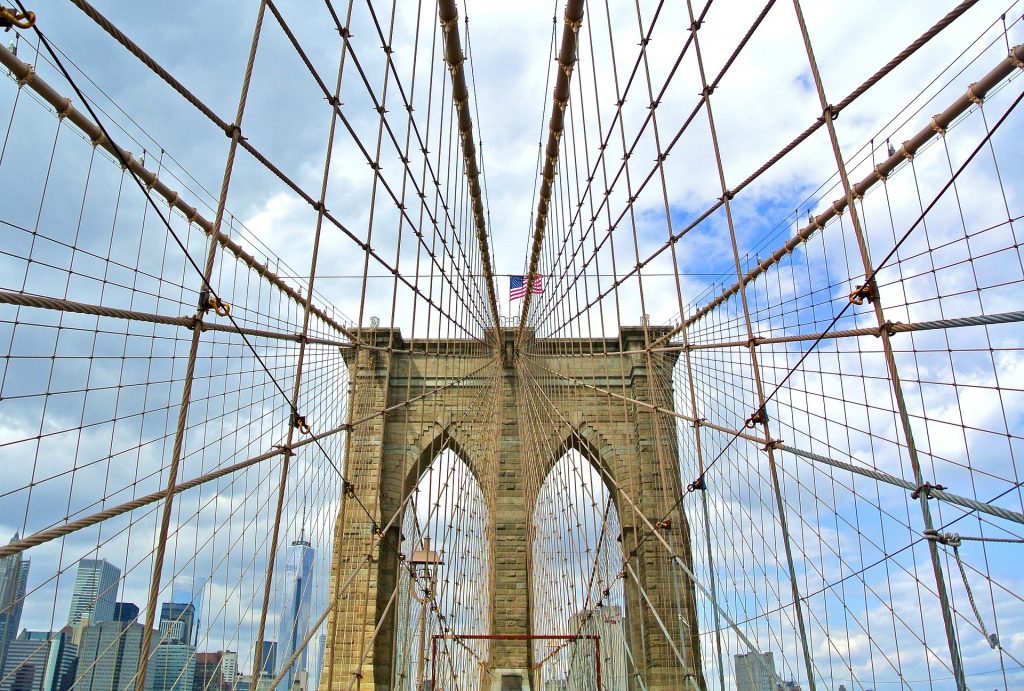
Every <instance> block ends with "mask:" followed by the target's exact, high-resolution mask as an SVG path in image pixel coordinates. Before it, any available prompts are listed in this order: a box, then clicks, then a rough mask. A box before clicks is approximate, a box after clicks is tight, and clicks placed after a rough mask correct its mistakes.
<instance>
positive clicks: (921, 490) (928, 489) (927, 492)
mask: <svg viewBox="0 0 1024 691" xmlns="http://www.w3.org/2000/svg"><path fill="white" fill-rule="evenodd" d="M933 489H937V490H939V491H942V490H944V489H946V488H945V487H944V486H943V485H933V484H932V483H930V482H926V483H924V484H923V485H918V487H917V489H915V490H914V491H913V492H911V493H910V498H911V499H919V498H920V497H921V495H922V494H923V495H924V498H925V499H931V498H932V496H931V495H932V490H933Z"/></svg>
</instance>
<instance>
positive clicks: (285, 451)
mask: <svg viewBox="0 0 1024 691" xmlns="http://www.w3.org/2000/svg"><path fill="white" fill-rule="evenodd" d="M270 448H272V449H277V450H278V451H280V452H281V455H283V456H286V457H288V458H291V457H292V456H294V455H295V451H294V450H293V449H292V447H290V446H286V445H285V444H274V445H273V446H272V447H270Z"/></svg>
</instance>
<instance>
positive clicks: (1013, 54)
mask: <svg viewBox="0 0 1024 691" xmlns="http://www.w3.org/2000/svg"><path fill="white" fill-rule="evenodd" d="M1019 47H1020V46H1017V48H1019ZM1009 58H1010V62H1012V63H1013V66H1014V67H1016V68H1017V69H1020V70H1024V62H1022V61H1021V59H1020V58H1018V57H1017V49H1016V48H1011V49H1010V52H1009Z"/></svg>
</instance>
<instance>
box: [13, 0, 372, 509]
mask: <svg viewBox="0 0 1024 691" xmlns="http://www.w3.org/2000/svg"><path fill="white" fill-rule="evenodd" d="M15 2H16V3H17V4H18V6H19V7H20V8H21V9H22V11H25V6H24V5H23V4H22V2H21V0H15ZM32 28H33V29H34V30H35V32H36V34H37V35H38V37H39V41H40V43H41V44H42V46H43V47H44V48H45V49H46V51H47V52H48V53H49V54H50V56H51V58H52V59H53V61H54V64H56V65H57V68H58V69H59V70H60V71H61V73H62V74H63V75H64V78H65V79H67V81H68V84H69V85H70V86H71V88H72V90H73V91H74V92H75V94H76V95H77V96H78V98H80V99H81V101H82V104H83V105H84V106H85V108H86V109H87V110H88V111H89V114H90V115H91V116H92V118H93V119H94V120H95V121H96V124H97V125H98V126H99V127H100V129H101V131H102V132H103V136H105V137H106V138H107V139H108V141H110V142H111V144H112V146H113V149H114V150H115V151H116V152H117V155H118V158H119V159H120V160H119V162H120V163H121V165H123V166H124V167H125V169H126V170H129V171H131V174H132V180H133V181H134V182H135V184H136V185H137V186H138V187H139V190H140V191H141V192H142V193H143V195H144V196H145V198H146V201H147V203H148V204H149V205H150V206H151V207H152V209H153V210H154V212H155V213H156V214H157V215H158V216H159V218H160V220H161V222H162V223H163V224H164V226H165V227H166V228H167V231H168V233H170V235H171V237H172V238H173V240H174V242H175V243H176V244H177V245H178V247H179V248H180V249H181V251H182V252H183V254H184V257H185V259H186V260H187V261H188V263H189V264H190V265H191V266H192V268H193V269H195V271H196V273H197V274H198V275H199V277H200V280H201V281H202V283H203V286H204V289H205V290H207V291H209V295H210V298H211V299H215V300H217V301H218V302H220V304H223V302H222V301H220V297H219V296H218V295H217V293H216V291H215V290H214V288H213V285H212V284H211V283H210V281H208V280H207V279H206V277H205V275H204V273H203V270H202V269H201V268H200V266H199V265H198V264H197V263H196V261H195V259H194V258H193V257H192V255H191V254H190V253H189V251H188V248H187V247H186V245H185V244H184V242H183V241H182V239H181V238H180V237H179V236H178V234H177V233H176V232H175V230H174V228H173V227H172V226H171V223H170V221H169V220H168V218H167V217H166V216H165V215H164V213H163V211H162V210H161V209H160V207H159V205H158V204H157V203H156V201H155V200H154V199H153V197H152V195H151V193H150V190H149V189H148V188H147V187H146V185H145V184H144V183H143V182H142V180H141V179H139V176H138V175H137V174H136V173H135V171H134V170H133V169H132V168H131V167H129V166H128V161H127V159H126V158H125V156H124V153H123V150H122V149H121V148H120V147H119V146H117V145H116V144H114V140H113V138H111V136H110V133H109V131H108V130H107V128H106V127H105V126H104V125H103V122H102V120H100V118H99V117H98V116H97V114H96V112H95V111H94V110H93V108H92V106H91V105H90V103H89V100H88V99H87V98H86V97H85V94H84V93H83V92H82V91H81V89H80V88H79V87H78V84H77V83H76V82H75V80H74V78H72V76H71V74H70V73H69V72H68V70H67V68H66V67H65V66H64V63H63V62H62V61H61V59H60V57H59V56H58V55H57V53H56V51H55V50H54V49H53V47H52V46H51V45H50V42H49V40H48V39H47V38H46V36H45V35H44V34H43V32H42V30H41V29H40V28H39V26H38V24H34V25H33V27H32ZM225 316H226V317H227V318H228V320H229V321H230V322H231V323H232V325H234V326H235V328H236V329H239V328H240V327H239V325H238V323H237V322H236V321H235V318H234V317H232V316H231V314H230V312H228V313H227V314H226V315H225ZM238 335H239V336H240V337H241V339H242V341H243V343H244V344H245V346H246V347H247V348H248V349H249V350H250V351H251V352H252V354H253V357H254V358H255V359H256V361H257V362H258V363H259V365H260V367H261V368H262V369H263V371H264V372H265V373H266V375H267V377H268V378H269V380H270V383H271V384H273V386H274V388H276V389H277V391H278V392H279V393H280V394H281V396H282V397H283V398H284V399H285V400H286V401H287V403H288V407H289V408H290V409H291V412H292V420H293V424H295V422H296V421H298V420H300V419H302V416H301V415H300V414H299V411H298V408H297V407H296V406H295V405H293V404H292V402H291V397H290V396H289V395H288V393H287V392H286V391H285V390H284V388H283V387H282V386H281V384H280V382H278V381H277V379H276V378H275V377H274V375H273V373H271V371H270V369H269V368H268V367H267V364H266V363H265V362H264V360H263V358H262V357H261V356H260V354H259V352H258V351H257V350H256V347H255V346H254V345H253V344H252V342H251V341H250V340H249V338H248V337H247V336H246V335H245V334H244V333H243V332H242V331H240V330H239V332H238ZM312 441H313V443H314V444H315V445H316V447H317V448H318V449H319V450H320V453H322V454H323V456H324V458H325V459H326V460H327V462H328V463H329V464H330V466H331V467H332V468H333V469H334V471H335V472H336V473H337V474H338V476H339V477H340V478H341V479H342V480H343V481H346V482H347V480H346V478H345V475H344V473H342V471H341V469H340V468H339V467H338V465H337V464H336V463H335V462H334V460H333V459H332V458H331V456H330V454H328V453H327V450H326V449H325V448H324V447H323V445H322V444H321V443H320V440H319V438H317V437H313V438H312ZM356 503H357V504H358V505H359V506H360V508H361V509H362V510H363V512H364V513H366V515H367V517H369V518H370V519H371V520H372V518H373V516H372V514H371V513H370V512H369V510H368V509H367V508H366V506H365V505H364V504H363V503H362V501H360V500H359V499H358V498H357V499H356Z"/></svg>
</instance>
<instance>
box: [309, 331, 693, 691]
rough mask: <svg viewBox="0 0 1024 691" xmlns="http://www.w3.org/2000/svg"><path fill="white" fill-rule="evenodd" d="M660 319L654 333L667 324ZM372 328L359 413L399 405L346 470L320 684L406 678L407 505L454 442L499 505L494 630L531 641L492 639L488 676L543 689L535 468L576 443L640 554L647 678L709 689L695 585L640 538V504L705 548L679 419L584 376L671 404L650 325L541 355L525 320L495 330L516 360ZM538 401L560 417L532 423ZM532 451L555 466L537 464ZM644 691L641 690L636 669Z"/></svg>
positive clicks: (369, 689)
mask: <svg viewBox="0 0 1024 691" xmlns="http://www.w3.org/2000/svg"><path fill="white" fill-rule="evenodd" d="M647 331H648V334H649V336H648V337H649V338H650V339H654V338H656V337H657V336H658V335H660V334H661V333H662V332H661V331H659V330H656V329H653V328H650V329H648V330H647ZM364 334H366V336H367V337H366V338H365V339H364V340H365V341H366V342H369V343H376V346H377V347H376V348H375V349H370V348H359V349H358V350H356V349H353V350H352V351H351V352H350V353H349V354H348V355H347V356H346V361H347V364H348V367H349V374H350V381H351V388H350V391H349V393H348V396H349V405H350V410H351V419H352V420H354V421H358V420H360V419H362V418H367V417H369V416H373V415H374V414H375V413H379V411H381V410H385V409H387V410H388V412H387V413H386V414H385V415H376V416H375V417H373V418H372V419H368V420H367V421H366V422H363V423H361V424H359V425H357V426H355V428H354V431H353V432H352V433H351V434H350V436H349V439H348V446H347V458H346V462H345V474H346V477H347V478H348V480H349V481H350V483H351V485H349V486H348V490H349V491H348V492H347V496H346V498H345V499H343V500H342V503H341V508H340V511H339V515H338V518H337V523H336V528H335V538H334V545H333V560H332V565H331V591H330V597H331V603H332V605H331V613H330V615H329V617H328V620H327V648H326V650H325V653H324V669H323V673H322V674H321V682H320V691H343V690H344V689H349V688H351V689H359V690H360V691H382V690H384V689H390V688H392V685H393V679H394V658H395V639H396V636H395V633H396V619H395V615H394V611H395V610H396V609H397V608H395V607H390V608H389V600H390V599H391V595H392V593H393V592H394V591H395V587H396V579H397V578H398V568H399V562H398V558H397V556H396V555H397V553H398V548H399V541H400V540H401V539H402V536H401V534H400V527H401V525H402V521H401V511H402V507H403V502H404V500H405V499H406V497H408V496H409V494H410V493H411V492H412V491H413V489H414V488H415V486H416V484H417V481H418V479H419V478H420V476H421V475H422V474H423V473H424V472H425V471H426V470H427V468H428V467H429V464H430V463H431V461H432V460H433V459H434V458H435V457H436V456H437V454H438V453H440V452H441V451H443V450H445V449H452V450H453V451H455V453H457V454H458V455H459V456H460V457H461V458H462V460H463V461H464V462H465V463H466V464H467V466H469V468H470V471H471V472H473V473H474V475H475V476H476V477H477V479H478V480H479V481H480V483H481V486H482V487H485V488H486V491H485V496H488V497H489V498H490V503H493V505H489V506H488V512H489V516H490V520H491V523H492V526H491V532H490V534H491V536H492V539H491V544H490V549H491V559H490V563H491V565H492V574H491V580H490V583H491V585H490V587H491V593H490V603H491V613H490V633H491V634H495V635H502V636H508V635H511V636H517V637H522V638H521V639H516V640H509V639H506V640H497V639H496V640H493V641H492V642H491V645H490V660H489V664H488V669H489V673H488V674H487V675H486V679H487V681H486V682H485V686H484V687H483V688H485V689H492V688H493V689H504V688H521V689H533V691H539V690H538V688H537V686H536V681H535V678H536V675H535V673H534V671H533V669H534V664H535V661H534V660H533V646H532V642H531V641H530V640H528V639H526V638H525V637H526V636H528V635H531V634H544V633H550V632H543V631H532V630H531V619H532V617H531V602H530V599H531V598H530V592H531V590H530V587H531V586H530V561H531V548H530V544H529V541H528V535H529V531H528V525H529V524H530V520H531V516H532V513H533V506H534V501H535V499H536V496H537V494H538V492H539V491H540V486H539V484H540V483H539V482H538V481H537V480H531V477H537V476H538V475H540V476H541V477H543V476H544V475H546V473H547V471H548V470H550V469H551V467H553V466H554V464H555V463H556V462H557V461H558V460H559V458H561V456H562V455H563V454H564V453H565V451H567V450H568V449H576V450H578V451H579V452H581V453H582V454H583V455H584V456H585V457H586V458H587V459H588V460H589V461H590V462H591V463H592V464H594V465H595V467H597V469H598V470H599V471H600V472H601V473H602V475H603V476H604V477H605V478H606V480H607V482H606V484H607V485H608V487H609V490H610V492H611V496H612V498H613V501H614V502H615V504H616V507H617V509H618V513H619V517H620V523H621V525H622V535H621V537H620V539H621V542H622V549H623V552H624V553H625V554H627V555H628V554H630V553H631V552H632V551H633V550H636V553H635V554H634V555H633V556H631V557H630V559H629V566H630V568H631V569H632V570H633V575H627V576H625V577H624V582H625V593H626V614H625V617H626V637H627V642H628V645H629V648H630V650H631V653H632V656H633V659H634V661H635V664H636V667H637V670H638V672H639V674H640V675H641V676H642V677H643V679H642V681H643V685H644V686H645V687H646V688H647V689H649V690H651V691H667V690H668V689H679V688H695V689H704V688H705V683H704V680H703V675H702V673H701V670H700V652H699V648H698V645H699V639H698V636H697V631H698V628H697V617H696V602H695V595H694V588H693V585H692V583H690V582H689V581H688V579H687V578H686V577H685V575H684V573H683V571H682V570H681V569H679V568H678V567H677V566H675V565H674V563H673V561H672V559H671V557H670V556H669V555H668V554H667V551H666V550H665V549H664V548H663V547H662V546H661V545H658V544H655V540H653V539H650V538H648V539H647V540H646V541H644V543H643V545H642V546H641V547H640V548H639V549H636V545H637V541H638V538H640V537H642V536H643V535H644V534H646V533H649V532H650V531H649V529H648V528H647V524H646V523H645V522H644V521H643V520H642V519H641V518H640V517H639V515H638V514H643V516H645V517H646V518H647V519H648V520H649V521H650V523H651V524H653V523H654V522H655V521H657V520H658V519H660V518H662V517H664V516H665V515H670V516H671V522H672V526H671V528H669V529H668V530H667V531H663V532H662V533H661V534H662V536H663V537H665V538H666V539H667V540H668V541H669V542H670V543H671V544H672V546H673V549H674V551H675V553H676V554H677V555H679V556H680V557H681V558H682V559H683V560H684V561H685V562H687V563H689V562H690V560H691V547H690V530H689V525H688V523H687V521H686V517H685V516H684V514H683V513H682V510H681V508H680V506H679V504H680V502H678V500H679V498H680V495H681V484H680V479H679V477H678V471H677V470H673V469H676V468H678V467H679V466H678V463H677V450H676V443H675V428H674V425H673V424H671V422H669V423H666V422H665V421H663V420H659V419H658V418H663V417H665V416H664V415H654V414H652V412H651V411H650V410H649V409H647V408H645V407H644V406H638V405H637V404H635V403H629V402H626V401H624V400H623V399H622V398H617V397H614V396H610V395H608V394H607V393H605V392H602V391H596V390H594V389H592V388H588V387H587V386H584V385H582V384H578V383H575V382H583V383H585V384H587V385H590V386H593V387H597V388H600V389H603V390H604V391H613V392H616V393H619V394H621V395H623V396H626V397H629V398H633V399H636V400H638V401H649V402H650V403H651V404H652V405H657V406H661V407H668V408H670V407H671V405H672V396H671V376H670V375H671V371H672V366H673V365H674V363H675V355H674V354H671V353H658V354H651V355H650V356H647V355H646V354H645V353H644V352H643V347H644V329H643V328H640V327H624V328H623V329H622V330H621V333H620V335H619V337H618V338H608V339H598V340H573V341H553V340H552V341H548V340H545V341H538V342H536V343H534V344H533V345H531V347H530V349H529V354H526V353H522V354H520V353H517V352H515V350H514V338H515V331H514V330H502V331H501V332H498V333H490V334H489V336H490V338H491V339H492V341H493V342H496V343H498V344H499V347H503V352H502V353H501V354H500V355H501V357H495V353H494V349H493V348H490V347H487V346H484V345H482V344H481V343H479V342H477V341H471V340H436V339H431V340H426V339H408V340H407V339H403V338H402V336H401V334H400V333H398V332H397V330H392V329H384V328H380V329H375V330H373V331H372V332H371V331H369V330H367V331H364ZM567 352H571V353H579V354H590V355H592V356H586V357H581V356H573V355H568V356H567V355H565V354H564V353H567ZM546 353H562V354H551V355H548V354H546ZM649 367H653V369H655V370H656V371H657V372H659V373H667V374H665V376H664V377H663V378H662V379H660V380H659V381H658V382H657V384H658V385H657V386H651V381H650V377H651V376H652V375H651V372H650V371H649ZM666 380H667V381H666ZM439 387H446V388H444V389H443V390H440V391H438V390H437V389H438V388H439ZM524 387H534V388H535V389H537V388H539V389H543V395H542V396H532V395H529V394H528V389H527V388H524ZM666 392H667V393H666ZM527 397H528V398H529V399H530V401H531V405H536V400H538V399H542V400H543V405H545V406H549V410H547V411H546V412H545V413H544V415H545V416H546V417H547V418H548V419H550V420H551V424H550V426H548V427H547V428H544V429H535V427H536V426H535V425H534V426H531V425H527V424H524V418H525V411H524V410H523V409H522V407H523V406H524V405H525V403H526V401H525V400H524V399H525V398H527ZM661 399H664V400H661ZM530 463H537V464H539V466H536V467H541V468H543V472H541V473H537V472H536V471H534V472H532V473H527V472H525V471H526V468H527V467H528V464H530ZM669 512H671V513H669ZM368 553H370V554H373V558H372V559H370V563H367V557H366V555H367V554H368ZM637 581H639V583H640V584H642V589H641V588H639V587H637V585H636V583H637ZM666 628H667V629H668V630H669V631H670V632H671V633H672V634H673V642H672V643H669V641H668V640H667V639H666V637H665V635H664V634H663V631H664V630H665V629H666ZM680 658H682V660H683V661H684V662H685V666H684V665H683V664H682V663H681V662H680ZM503 678H504V682H503ZM520 680H521V685H517V684H519V683H520ZM502 683H504V684H505V686H502ZM630 688H641V687H640V684H639V682H637V681H634V682H632V683H631V684H630Z"/></svg>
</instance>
